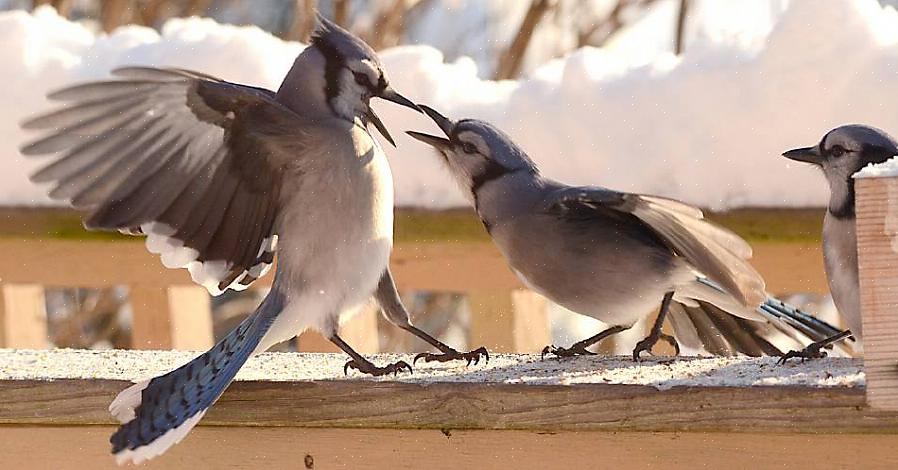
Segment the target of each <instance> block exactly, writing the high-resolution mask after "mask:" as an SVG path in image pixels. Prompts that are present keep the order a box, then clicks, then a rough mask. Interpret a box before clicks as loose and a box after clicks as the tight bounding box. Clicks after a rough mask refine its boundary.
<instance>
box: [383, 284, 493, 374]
mask: <svg viewBox="0 0 898 470" xmlns="http://www.w3.org/2000/svg"><path fill="white" fill-rule="evenodd" d="M374 298H375V299H377V303H378V304H380V307H381V309H382V311H383V314H384V317H386V318H387V320H389V321H390V323H392V324H394V325H396V326H398V327H399V328H402V329H403V330H405V331H408V332H409V333H411V334H413V335H415V336H417V337H418V338H421V339H423V340H424V341H426V342H427V343H429V344H430V345H431V346H433V347H435V348H437V349H439V350H440V353H442V354H434V353H429V352H426V353H421V354H418V355H417V356H415V359H414V360H413V361H412V364H414V363H416V362H418V359H424V362H434V361H436V362H449V361H456V360H463V361H466V362H467V364H468V365H470V364H471V363H472V362H473V363H474V364H477V363H478V362H480V359H481V358H484V359H486V361H487V362H489V360H490V354H489V353H488V352H487V350H486V348H484V347H480V348H477V349H475V350H473V351H470V352H466V353H461V352H458V351H456V350H455V349H452V348H450V347H449V346H447V345H446V344H444V343H443V342H442V341H440V340H438V339H436V338H434V337H433V336H431V335H429V334H427V333H426V332H425V331H423V330H421V329H420V328H418V327H416V326H415V325H412V322H411V321H410V320H409V314H408V310H406V308H405V305H403V303H402V300H401V299H400V298H399V292H398V291H396V283H395V282H393V275H392V274H391V273H390V270H389V269H386V270H384V272H383V274H382V275H381V278H380V282H379V283H378V284H377V290H375V291H374Z"/></svg>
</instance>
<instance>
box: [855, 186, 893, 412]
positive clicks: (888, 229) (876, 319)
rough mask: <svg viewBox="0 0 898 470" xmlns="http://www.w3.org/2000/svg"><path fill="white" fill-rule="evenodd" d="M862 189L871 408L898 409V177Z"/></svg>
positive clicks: (860, 231)
mask: <svg viewBox="0 0 898 470" xmlns="http://www.w3.org/2000/svg"><path fill="white" fill-rule="evenodd" d="M856 185H857V248H858V269H859V275H860V287H861V311H862V314H863V324H864V367H865V370H866V372H867V380H868V386H867V403H869V404H870V406H871V407H875V408H881V409H888V410H898V178H862V179H858V180H857V182H856Z"/></svg>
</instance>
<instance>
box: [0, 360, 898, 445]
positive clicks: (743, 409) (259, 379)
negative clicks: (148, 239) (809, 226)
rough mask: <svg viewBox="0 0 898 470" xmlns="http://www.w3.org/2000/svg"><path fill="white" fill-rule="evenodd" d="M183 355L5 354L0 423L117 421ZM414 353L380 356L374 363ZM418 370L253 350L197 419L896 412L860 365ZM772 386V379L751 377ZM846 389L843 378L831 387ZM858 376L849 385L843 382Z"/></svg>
mask: <svg viewBox="0 0 898 470" xmlns="http://www.w3.org/2000/svg"><path fill="white" fill-rule="evenodd" d="M190 357H192V355H191V354H189V353H178V352H150V351H104V352H93V351H83V352H82V351H18V352H16V351H0V364H4V368H3V369H0V423H3V424H47V425H50V424H56V425H59V424H66V425H76V424H111V423H112V419H111V417H110V416H109V414H108V412H107V410H106V408H107V406H108V404H109V402H110V401H111V400H112V398H113V397H114V396H115V394H116V393H118V392H119V391H120V390H122V389H123V388H125V387H126V386H127V384H128V383H129V382H128V381H126V380H122V379H125V378H127V379H129V380H136V379H142V378H146V377H148V376H153V375H156V374H158V373H160V372H164V371H166V370H170V369H171V368H173V367H176V366H177V365H180V364H182V363H184V362H185V361H186V360H187V359H189V358H190ZM398 358H402V359H405V360H409V358H408V356H396V355H377V356H373V357H372V360H374V361H376V362H378V363H385V362H388V361H393V360H396V359H398ZM536 358H538V356H529V355H497V356H495V357H493V359H492V360H491V361H490V362H489V364H481V365H480V366H477V367H468V368H466V367H464V366H459V365H449V364H436V365H430V366H424V365H420V364H419V367H418V368H416V370H415V374H413V375H402V376H398V377H386V378H377V379H372V378H366V377H360V376H357V375H350V376H349V377H345V376H343V370H342V365H343V363H344V362H345V360H346V357H345V355H338V354H295V353H294V354H284V353H281V354H264V355H261V356H259V357H257V358H254V359H252V360H251V361H250V362H249V363H248V364H247V365H246V366H244V369H242V370H241V373H240V374H239V375H238V380H237V381H236V382H235V383H233V384H232V385H231V387H230V388H229V389H228V391H227V392H226V393H225V394H224V395H223V396H222V398H221V399H220V400H219V401H218V402H217V403H216V405H215V406H214V407H212V409H211V410H210V411H209V413H208V414H207V415H206V417H205V418H204V419H203V421H202V424H203V425H218V426H230V425H239V426H300V427H330V428H358V427H375V428H399V429H419V428H447V427H448V428H453V429H527V430H539V431H564V430H594V431H615V432H618V431H677V432H679V431H691V432H698V431H714V432H739V433H744V432H808V430H813V431H814V432H840V433H844V432H849V433H852V432H861V433H898V413H896V412H883V411H878V410H872V409H870V408H867V407H866V406H864V389H863V387H861V386H859V384H862V383H863V382H862V376H860V377H859V374H860V373H859V369H858V363H857V362H856V361H854V360H850V359H838V358H830V359H825V360H821V361H814V362H811V361H809V362H807V363H805V364H792V365H789V366H785V367H777V366H775V365H774V363H775V358H762V359H751V358H684V359H677V360H661V359H647V360H645V361H642V362H641V363H639V364H636V363H634V362H632V361H631V360H628V359H624V358H596V357H584V358H576V359H574V360H565V361H558V360H546V361H539V360H536ZM752 384H754V385H758V384H769V385H766V386H746V385H752ZM837 384H844V385H843V386H834V385H837ZM846 385H854V386H846Z"/></svg>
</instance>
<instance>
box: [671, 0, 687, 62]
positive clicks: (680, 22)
mask: <svg viewBox="0 0 898 470" xmlns="http://www.w3.org/2000/svg"><path fill="white" fill-rule="evenodd" d="M688 14H689V0H680V10H679V11H678V12H677V29H676V37H675V38H674V54H676V55H680V54H681V53H682V52H683V46H684V44H683V40H684V38H685V34H686V16H687V15H688Z"/></svg>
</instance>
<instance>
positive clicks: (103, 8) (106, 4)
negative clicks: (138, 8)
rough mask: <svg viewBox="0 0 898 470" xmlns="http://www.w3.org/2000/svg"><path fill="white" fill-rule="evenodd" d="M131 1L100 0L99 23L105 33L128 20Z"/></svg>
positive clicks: (131, 5)
mask: <svg viewBox="0 0 898 470" xmlns="http://www.w3.org/2000/svg"><path fill="white" fill-rule="evenodd" d="M133 6H134V5H133V2H132V1H130V0H102V2H101V3H100V25H101V26H102V27H103V31H106V32H107V33H108V32H110V31H112V30H113V29H115V28H117V27H119V26H121V25H123V24H126V23H127V22H128V16H129V15H128V14H129V13H130V12H131V9H132V7H133Z"/></svg>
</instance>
